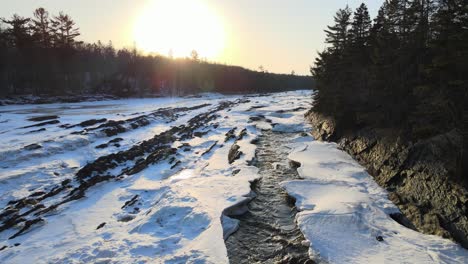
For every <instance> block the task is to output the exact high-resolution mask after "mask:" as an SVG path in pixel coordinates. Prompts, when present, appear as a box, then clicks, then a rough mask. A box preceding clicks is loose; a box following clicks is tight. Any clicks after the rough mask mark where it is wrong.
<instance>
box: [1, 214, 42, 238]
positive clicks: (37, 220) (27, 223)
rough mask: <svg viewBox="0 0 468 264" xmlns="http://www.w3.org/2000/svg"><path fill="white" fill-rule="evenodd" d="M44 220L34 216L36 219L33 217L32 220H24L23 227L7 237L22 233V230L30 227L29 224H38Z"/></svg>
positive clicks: (24, 230)
mask: <svg viewBox="0 0 468 264" xmlns="http://www.w3.org/2000/svg"><path fill="white" fill-rule="evenodd" d="M42 222H44V219H42V218H36V219H33V220H28V221H26V222H24V226H23V228H21V229H20V230H19V231H18V232H16V233H15V234H14V235H13V236H11V237H10V238H9V239H14V238H15V237H17V236H19V235H21V234H23V233H24V232H26V231H27V230H28V229H30V228H31V226H33V225H35V224H38V223H42Z"/></svg>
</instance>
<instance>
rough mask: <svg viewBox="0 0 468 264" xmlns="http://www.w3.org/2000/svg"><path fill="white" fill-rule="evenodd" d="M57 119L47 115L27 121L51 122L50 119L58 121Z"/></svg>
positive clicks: (54, 116)
mask: <svg viewBox="0 0 468 264" xmlns="http://www.w3.org/2000/svg"><path fill="white" fill-rule="evenodd" d="M58 118H59V117H58V116H56V115H49V116H37V117H31V118H28V121H33V122H42V121H46V120H51V119H58Z"/></svg>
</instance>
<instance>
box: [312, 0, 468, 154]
mask: <svg viewBox="0 0 468 264" xmlns="http://www.w3.org/2000/svg"><path fill="white" fill-rule="evenodd" d="M325 32H326V36H327V38H326V43H328V47H327V48H326V49H325V50H324V51H322V52H320V53H319V56H318V58H317V59H316V61H315V65H314V66H313V67H311V72H312V75H313V76H314V77H315V81H316V85H317V89H318V92H317V94H316V97H317V98H316V100H315V105H314V110H315V111H316V112H319V113H322V114H324V115H326V116H329V117H333V118H334V119H335V121H336V124H337V131H338V133H341V135H343V134H344V133H346V132H347V131H351V130H356V129H359V128H365V127H371V128H377V129H378V128H382V129H390V130H393V131H399V132H401V135H403V136H404V137H405V138H406V139H407V140H409V141H413V142H415V141H417V140H421V139H425V138H429V137H432V136H435V135H438V134H442V133H445V132H447V131H450V130H453V129H458V131H461V133H462V134H463V136H464V144H465V153H466V151H468V138H467V135H468V132H467V131H468V130H467V125H468V81H467V80H468V2H467V1H466V0H387V1H385V2H384V3H383V5H382V7H381V8H380V9H379V11H378V14H377V16H376V17H375V18H374V19H373V20H371V18H370V16H369V12H368V9H367V7H366V5H365V4H361V5H360V6H359V7H358V8H357V9H356V10H355V11H354V12H353V11H352V10H351V9H350V8H349V7H346V8H344V9H340V10H339V11H338V12H337V13H336V15H335V16H334V24H333V25H331V26H328V28H327V29H326V30H325ZM465 156H466V155H465Z"/></svg>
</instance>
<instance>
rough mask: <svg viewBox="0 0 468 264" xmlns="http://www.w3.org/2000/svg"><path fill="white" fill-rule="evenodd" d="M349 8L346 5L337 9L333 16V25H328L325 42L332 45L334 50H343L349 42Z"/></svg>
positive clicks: (350, 12)
mask: <svg viewBox="0 0 468 264" xmlns="http://www.w3.org/2000/svg"><path fill="white" fill-rule="evenodd" d="M351 15H352V11H351V9H350V8H349V7H348V6H346V8H344V9H340V10H338V12H336V15H335V17H334V20H335V25H333V26H328V30H325V33H326V35H327V37H326V40H325V42H326V43H328V44H331V45H332V48H333V49H334V50H344V49H345V48H346V46H347V45H348V42H349V26H350V25H351Z"/></svg>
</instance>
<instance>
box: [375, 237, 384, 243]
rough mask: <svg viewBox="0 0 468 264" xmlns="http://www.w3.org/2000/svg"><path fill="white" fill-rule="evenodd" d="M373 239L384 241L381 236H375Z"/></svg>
mask: <svg viewBox="0 0 468 264" xmlns="http://www.w3.org/2000/svg"><path fill="white" fill-rule="evenodd" d="M375 239H377V241H379V242H383V241H384V239H383V237H382V236H376V237H375Z"/></svg>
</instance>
